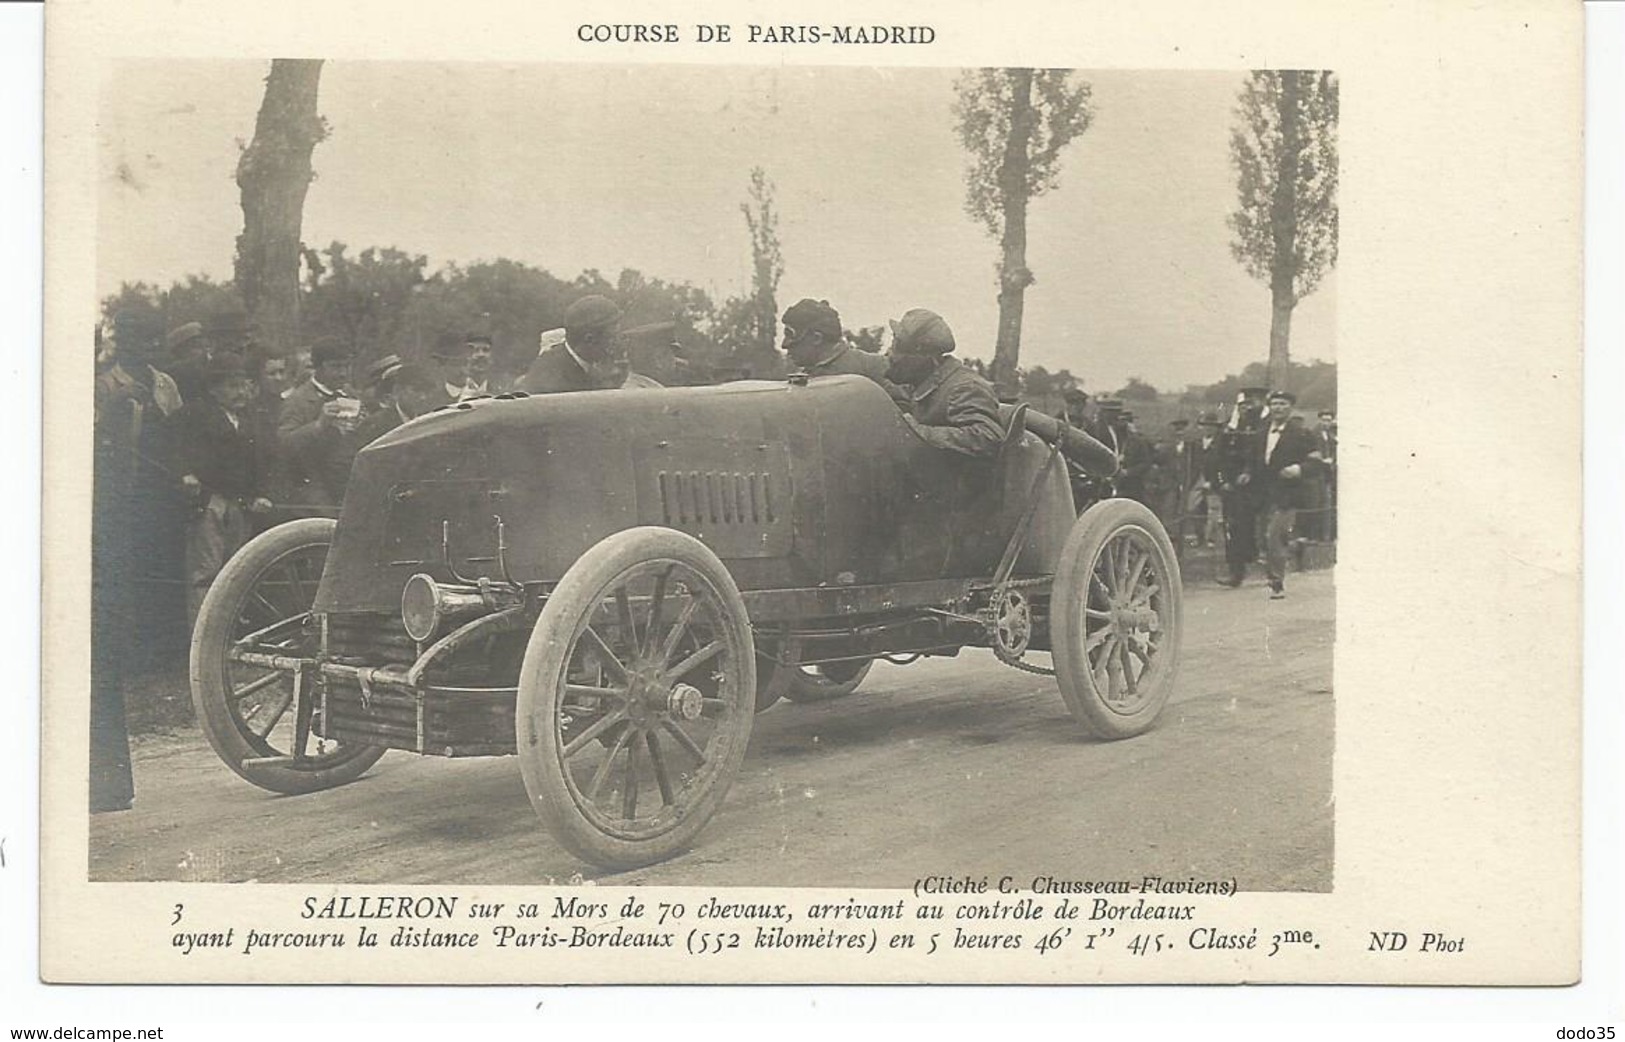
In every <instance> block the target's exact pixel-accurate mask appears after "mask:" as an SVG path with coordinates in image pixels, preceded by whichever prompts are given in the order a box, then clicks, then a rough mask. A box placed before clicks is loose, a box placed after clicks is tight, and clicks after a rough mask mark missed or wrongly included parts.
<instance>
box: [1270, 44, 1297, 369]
mask: <svg viewBox="0 0 1625 1042" xmlns="http://www.w3.org/2000/svg"><path fill="white" fill-rule="evenodd" d="M1300 75H1301V74H1300V73H1298V72H1295V71H1293V70H1291V69H1288V70H1285V71H1283V72H1282V73H1281V99H1280V113H1281V152H1280V156H1279V158H1278V160H1277V166H1276V171H1275V197H1274V199H1273V200H1272V202H1271V206H1270V230H1271V232H1272V233H1273V235H1274V240H1275V242H1274V247H1275V248H1274V255H1273V257H1272V258H1271V263H1270V358H1269V376H1270V387H1271V388H1273V389H1275V390H1281V391H1285V390H1290V388H1288V387H1287V377H1288V369H1289V363H1290V360H1291V353H1290V347H1291V339H1292V336H1291V334H1292V309H1293V307H1294V306H1295V305H1296V304H1297V299H1296V298H1295V297H1294V295H1293V289H1292V276H1293V275H1294V273H1296V271H1297V270H1298V265H1297V258H1296V256H1295V254H1296V252H1297V248H1298V216H1297V215H1298V163H1299V156H1300V154H1301V153H1302V151H1303V135H1302V132H1301V131H1300V129H1299V125H1298V117H1299V113H1298V110H1299V105H1298V99H1299V96H1300V94H1301V93H1302V86H1301V81H1300V79H1299V77H1300Z"/></svg>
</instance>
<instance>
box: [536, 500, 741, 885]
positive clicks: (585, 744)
mask: <svg viewBox="0 0 1625 1042" xmlns="http://www.w3.org/2000/svg"><path fill="white" fill-rule="evenodd" d="M755 695H756V652H755V647H754V642H753V640H752V636H751V630H750V621H749V619H748V618H747V616H746V612H745V604H744V600H743V599H742V598H741V597H740V595H739V590H738V587H736V586H735V585H734V581H733V578H732V577H731V576H730V575H729V574H728V571H727V569H726V568H725V567H724V566H723V564H722V562H721V561H720V560H719V559H718V558H717V556H716V554H714V553H712V552H711V550H710V549H709V548H708V547H706V545H705V544H704V543H701V542H700V541H699V540H697V539H695V538H693V537H692V536H689V535H685V534H684V533H681V532H677V531H673V530H672V529H669V528H657V527H645V528H633V529H629V530H627V531H625V532H620V533H617V534H616V535H613V536H610V537H609V538H608V539H605V540H603V541H602V542H600V543H599V544H598V545H596V546H594V547H593V548H592V549H591V550H589V551H588V552H587V553H586V554H584V555H582V557H581V558H580V560H578V561H577V562H576V563H575V564H574V565H572V566H571V568H570V570H569V571H567V572H566V573H565V574H564V577H563V579H561V580H560V582H559V584H558V587H557V588H556V589H554V591H553V592H552V594H551V595H550V596H549V597H548V599H547V603H546V604H545V605H544V606H543V608H542V613H541V617H540V618H539V619H538V620H537V622H536V627H535V629H534V630H533V631H532V633H531V637H530V642H529V644H528V646H527V648H526V651H525V659H524V665H523V667H522V668H521V670H520V676H519V702H518V707H517V710H518V711H517V714H516V721H515V722H516V729H517V741H518V749H519V764H520V769H521V771H522V772H523V774H524V778H525V789H526V791H527V792H528V793H529V794H530V799H531V804H532V806H533V807H534V808H535V809H536V812H537V814H538V815H539V816H540V817H541V818H542V820H543V821H544V822H545V823H546V824H547V826H548V828H549V829H550V830H551V831H552V833H553V834H554V835H555V836H556V837H557V838H558V840H559V842H561V843H562V844H563V845H564V846H565V847H566V848H568V849H569V850H570V851H571V852H572V853H574V854H576V855H577V856H578V857H581V858H583V859H585V860H587V861H591V862H593V863H594V864H597V865H600V866H602V867H605V868H609V869H630V868H636V867H638V866H641V865H647V864H651V863H654V862H657V861H662V860H665V859H666V858H669V857H671V856H673V855H674V854H677V853H678V852H680V851H682V850H683V849H685V848H686V847H687V846H688V845H689V843H690V842H691V841H692V840H693V838H694V837H695V835H697V834H698V833H699V831H700V830H701V829H702V828H704V827H705V825H706V823H707V822H708V821H710V819H711V816H712V815H713V814H715V813H716V811H717V808H718V807H719V806H720V805H721V803H722V800H723V797H724V796H725V795H726V794H727V791H728V787H729V785H730V784H732V782H733V779H734V776H735V774H736V773H737V772H738V770H739V765H740V763H741V761H742V760H743V759H744V756H745V747H746V745H747V743H748V742H749V741H750V730H751V718H752V715H753V713H754V711H755Z"/></svg>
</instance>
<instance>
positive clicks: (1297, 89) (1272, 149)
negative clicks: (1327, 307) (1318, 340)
mask: <svg viewBox="0 0 1625 1042" xmlns="http://www.w3.org/2000/svg"><path fill="white" fill-rule="evenodd" d="M1230 158H1231V161H1232V162H1233V163H1234V164H1235V167H1236V195H1237V207H1236V211H1235V212H1234V213H1233V214H1231V215H1230V220H1229V224H1230V229H1231V231H1232V232H1234V233H1235V238H1234V239H1233V240H1232V242H1231V244H1230V252H1231V253H1232V254H1233V255H1234V256H1235V258H1236V260H1237V261H1239V262H1240V263H1241V266H1242V267H1243V268H1245V269H1246V270H1247V273H1248V274H1249V275H1251V276H1253V277H1254V278H1256V279H1258V280H1259V281H1260V282H1263V283H1264V284H1265V285H1267V286H1268V287H1269V288H1270V345H1269V379H1270V384H1271V386H1273V387H1280V388H1285V387H1286V384H1287V377H1288V373H1289V369H1288V364H1289V362H1290V360H1291V342H1292V310H1293V308H1295V307H1297V306H1298V302H1299V301H1300V300H1302V299H1303V298H1304V297H1307V296H1308V295H1309V294H1311V293H1313V292H1314V291H1315V289H1316V288H1317V287H1318V286H1319V285H1320V282H1321V279H1322V278H1323V277H1324V276H1325V274H1326V272H1327V271H1328V270H1330V269H1331V268H1333V267H1335V266H1336V264H1337V77H1336V76H1334V75H1333V74H1332V73H1329V72H1304V71H1299V70H1292V69H1287V70H1268V69H1267V70H1260V71H1256V72H1253V73H1250V74H1249V75H1248V77H1247V82H1246V84H1245V85H1243V87H1242V89H1241V94H1240V96H1239V98H1238V101H1237V104H1236V125H1235V127H1234V128H1233V129H1232V131H1231V133H1230Z"/></svg>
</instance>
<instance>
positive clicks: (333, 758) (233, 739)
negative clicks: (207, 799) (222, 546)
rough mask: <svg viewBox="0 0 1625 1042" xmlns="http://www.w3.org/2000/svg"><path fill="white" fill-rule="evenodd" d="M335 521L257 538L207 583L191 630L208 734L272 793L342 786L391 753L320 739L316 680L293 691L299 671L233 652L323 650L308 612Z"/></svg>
mask: <svg viewBox="0 0 1625 1042" xmlns="http://www.w3.org/2000/svg"><path fill="white" fill-rule="evenodd" d="M335 525H336V523H335V522H334V521H333V520H332V519H330V518H320V517H318V518H306V519H304V520H300V521H290V522H288V523H287V524H283V525H278V526H276V527H275V528H272V529H270V530H268V531H266V532H264V533H262V534H260V535H258V536H256V537H255V538H254V539H251V540H250V541H249V542H248V543H246V544H245V545H244V546H243V548H242V549H241V550H239V551H237V553H236V554H235V555H233V556H232V558H231V560H229V561H227V562H226V566H225V567H224V568H222V569H221V570H220V574H219V575H218V576H217V577H216V578H215V581H214V584H213V585H212V586H210V587H209V592H208V595H207V596H205V597H204V599H203V606H202V608H201V609H200V610H199V611H198V618H197V627H196V628H195V629H194V630H193V632H192V657H191V680H192V704H193V706H194V707H195V708H196V710H197V717H198V721H199V722H200V723H201V724H202V726H203V733H204V734H205V735H206V736H207V737H208V739H209V744H210V745H211V746H213V747H214V751H215V752H216V753H217V754H218V755H219V757H220V759H222V760H223V761H225V764H226V766H227V767H230V768H231V769H232V770H233V771H235V772H237V774H239V775H241V776H242V777H243V778H245V779H247V780H248V781H250V782H252V783H254V784H255V785H258V786H259V787H260V788H262V789H269V790H270V791H272V792H280V793H287V794H295V793H304V792H316V791H318V790H320V789H329V788H332V787H333V786H335V785H343V784H344V783H345V782H349V781H354V780H355V779H356V778H358V777H360V776H361V775H362V774H363V773H365V772H366V770H367V768H369V767H371V766H372V765H373V764H374V763H377V762H378V758H379V757H380V756H382V755H383V754H384V750H383V748H381V747H379V746H368V745H355V744H350V743H344V742H337V741H332V740H329V739H325V738H322V737H320V733H319V732H320V731H321V730H322V723H321V719H320V714H319V712H318V711H317V710H316V707H315V699H314V697H313V694H312V692H311V690H310V689H309V688H308V687H307V688H306V689H305V690H304V691H303V692H302V697H301V698H296V697H295V683H296V679H295V676H294V672H295V671H294V670H292V669H272V668H268V667H264V666H255V665H248V664H246V663H243V662H241V661H237V660H235V659H234V658H233V656H232V652H233V651H234V650H241V651H251V652H258V653H260V654H263V655H276V656H282V657H286V658H290V659H291V658H300V657H310V656H312V655H314V654H315V652H316V650H317V641H318V636H317V629H316V626H315V624H314V622H313V618H312V615H311V611H310V609H311V605H312V604H314V603H315V600H316V585H317V583H318V582H319V581H320V580H321V577H322V567H323V565H324V564H325V562H326V560H327V549H328V547H329V546H330V545H331V544H332V542H333V530H334V528H335ZM306 683H307V684H308V680H307V681H306ZM301 701H303V702H304V706H305V712H304V714H303V715H304V716H305V719H304V721H303V727H302V725H301V715H302V714H301V711H300V702H301ZM301 730H303V731H304V733H305V739H304V742H303V745H304V747H303V749H300V748H299V745H300V739H299V736H300V731H301ZM296 753H302V755H297V756H296V755H295V754H296ZM272 761H275V762H272Z"/></svg>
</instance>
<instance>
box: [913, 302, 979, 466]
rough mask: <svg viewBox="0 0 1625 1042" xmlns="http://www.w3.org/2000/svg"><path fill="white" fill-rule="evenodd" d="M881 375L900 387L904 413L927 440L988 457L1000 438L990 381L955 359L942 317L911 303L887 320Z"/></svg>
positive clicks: (976, 456)
mask: <svg viewBox="0 0 1625 1042" xmlns="http://www.w3.org/2000/svg"><path fill="white" fill-rule="evenodd" d="M891 329H892V345H891V351H890V352H889V353H888V354H887V356H886V359H887V361H888V362H889V363H890V365H889V366H888V367H887V370H886V379H888V380H890V381H891V382H892V383H895V384H898V385H899V386H902V387H904V388H906V391H907V397H908V401H909V402H911V403H912V405H913V414H912V415H909V414H906V413H905V414H904V418H905V419H906V420H907V421H908V424H909V426H910V427H911V428H913V430H914V433H916V434H918V435H919V436H920V437H921V438H923V439H925V441H926V442H927V443H928V444H931V445H935V446H936V447H937V448H940V449H947V450H949V451H951V452H957V453H960V454H962V455H965V456H969V457H971V458H972V459H992V458H993V457H994V456H996V455H997V454H998V451H999V443H1000V442H1002V441H1003V440H1004V425H1003V424H1001V423H1000V422H999V399H998V397H997V395H995V394H994V393H993V385H992V384H990V383H988V382H987V381H986V380H984V379H982V378H981V377H980V376H977V375H976V374H975V373H973V372H971V371H970V370H969V369H967V368H966V367H965V366H964V365H963V364H961V363H960V361H959V360H958V359H957V358H950V357H949V354H950V353H951V352H952V351H953V349H954V334H953V330H951V329H949V328H948V323H947V322H945V321H943V319H942V316H941V315H938V314H937V313H936V312H934V311H927V310H926V309H924V308H915V309H913V310H912V311H909V312H907V313H906V314H904V315H903V317H902V318H901V319H899V320H897V321H895V322H893V323H892V324H891Z"/></svg>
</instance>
